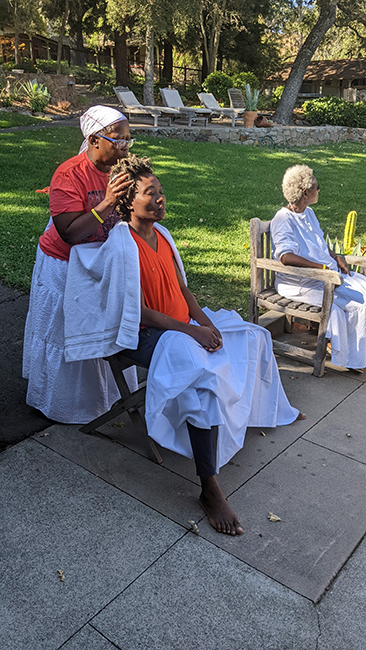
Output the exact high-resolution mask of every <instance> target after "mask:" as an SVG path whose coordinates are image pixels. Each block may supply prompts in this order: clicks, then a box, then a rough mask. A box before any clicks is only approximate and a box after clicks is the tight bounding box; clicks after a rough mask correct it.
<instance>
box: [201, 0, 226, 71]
mask: <svg viewBox="0 0 366 650" xmlns="http://www.w3.org/2000/svg"><path fill="white" fill-rule="evenodd" d="M225 9H226V1H224V2H222V3H221V6H220V7H218V6H215V7H214V8H212V11H203V10H202V11H201V13H200V26H201V33H202V37H203V47H204V50H205V55H206V61H207V74H211V72H215V69H216V59H217V53H218V50H219V44H220V36H221V30H222V25H223V22H224V18H225Z"/></svg>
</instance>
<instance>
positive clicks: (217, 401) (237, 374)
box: [145, 308, 299, 471]
mask: <svg viewBox="0 0 366 650" xmlns="http://www.w3.org/2000/svg"><path fill="white" fill-rule="evenodd" d="M204 311H205V313H206V314H207V315H208V317H209V318H210V319H211V320H212V322H213V323H214V324H215V325H216V327H217V328H218V329H219V330H220V332H221V333H222V335H223V348H222V349H221V350H219V351H218V352H213V353H211V352H207V351H206V350H205V349H204V348H203V347H202V346H200V345H199V344H198V343H197V342H196V341H195V340H194V339H193V338H192V337H190V336H189V335H187V334H183V333H182V332H174V331H167V332H164V334H163V335H162V336H161V337H160V339H159V341H158V343H157V345H156V348H155V350H154V353H153V356H152V360H151V365H150V369H149V373H148V380H147V392H146V406H145V418H146V423H147V428H148V432H149V435H150V436H151V437H152V438H154V440H156V442H158V443H159V444H160V445H162V446H163V447H166V448H168V449H171V450H172V451H176V452H178V453H179V454H182V455H183V456H187V457H189V458H192V456H193V454H192V448H191V443H190V439H189V434H188V430H187V424H186V421H187V420H188V421H189V422H191V423H192V424H194V425H195V426H197V427H200V428H210V427H212V426H216V425H217V426H218V441H217V458H216V469H217V471H218V469H219V468H220V467H222V466H223V465H225V464H226V463H227V462H228V461H229V460H230V459H231V458H232V457H233V456H234V454H236V453H237V451H239V449H241V448H242V447H243V444H244V438H245V433H246V429H247V427H248V426H253V427H276V426H279V425H285V424H289V423H291V422H293V421H294V420H295V419H296V417H297V415H298V413H299V411H298V410H297V409H295V408H292V407H291V406H290V404H289V402H288V399H287V397H286V394H285V392H284V390H283V387H282V384H281V380H280V377H279V372H278V368H277V364H276V360H275V358H274V355H273V352H272V341H271V335H270V333H269V332H268V331H267V330H265V329H263V328H262V327H259V326H258V325H253V324H251V323H247V322H245V321H243V320H242V318H241V317H240V316H239V314H237V313H236V312H233V311H231V312H229V311H226V310H224V309H221V310H220V311H218V312H216V313H215V312H212V311H210V310H209V309H207V308H205V310H204Z"/></svg>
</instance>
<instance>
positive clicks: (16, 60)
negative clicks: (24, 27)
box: [14, 30, 20, 66]
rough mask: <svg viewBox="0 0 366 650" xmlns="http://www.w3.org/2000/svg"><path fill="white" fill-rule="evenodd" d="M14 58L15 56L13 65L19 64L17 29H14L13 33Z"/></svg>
mask: <svg viewBox="0 0 366 650" xmlns="http://www.w3.org/2000/svg"><path fill="white" fill-rule="evenodd" d="M14 58H15V65H16V66H17V65H19V63H20V60H19V59H20V57H19V31H17V30H16V31H15V35H14Z"/></svg>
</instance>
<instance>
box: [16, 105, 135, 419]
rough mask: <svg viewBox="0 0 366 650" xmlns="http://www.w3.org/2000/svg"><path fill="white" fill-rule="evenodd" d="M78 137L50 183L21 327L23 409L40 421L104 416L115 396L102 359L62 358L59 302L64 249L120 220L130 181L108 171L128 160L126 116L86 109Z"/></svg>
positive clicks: (103, 233) (101, 235)
mask: <svg viewBox="0 0 366 650" xmlns="http://www.w3.org/2000/svg"><path fill="white" fill-rule="evenodd" d="M80 128H81V131H82V134H83V136H84V138H85V140H84V142H83V144H82V146H81V148H80V151H79V154H78V155H77V156H74V157H73V158H70V159H69V160H67V161H66V162H64V163H63V164H62V165H60V166H59V167H58V168H57V169H56V171H55V173H54V175H53V177H52V180H51V186H50V211H51V217H52V222H51V224H50V225H49V226H48V227H47V228H46V230H45V232H44V233H43V235H42V236H41V237H40V239H39V247H38V249H37V258H36V263H35V267H34V271H33V277H32V286H31V294H30V302H29V312H28V316H27V321H26V327H25V337H24V353H23V376H24V377H25V378H27V379H28V380H29V381H28V391H27V404H29V405H30V406H32V407H34V408H36V409H39V410H40V411H42V413H44V415H46V417H48V418H50V419H52V420H56V421H58V422H65V423H80V424H82V423H85V422H89V421H90V420H92V419H93V418H95V417H97V416H98V415H100V414H101V413H104V412H105V411H107V410H109V408H110V407H111V405H112V404H113V403H114V402H115V401H116V400H117V399H118V398H119V392H118V389H117V386H116V384H115V382H114V379H113V376H112V374H111V372H110V369H109V366H108V364H107V363H106V362H105V361H103V360H102V359H95V360H88V361H78V362H69V363H66V362H65V360H64V311H63V300H64V290H65V284H66V275H67V268H68V259H69V255H70V249H71V247H72V246H73V245H74V244H82V243H88V242H92V241H98V242H100V241H105V240H106V239H107V237H108V233H109V231H110V230H111V228H113V226H114V225H115V224H116V222H117V221H119V219H120V217H119V215H118V214H117V213H116V212H115V210H114V208H115V206H116V204H117V202H118V201H119V200H120V198H121V196H123V195H124V194H125V192H126V191H127V189H128V187H129V185H130V183H131V181H128V180H127V175H126V174H124V173H120V174H118V175H117V176H116V177H115V178H114V179H113V182H111V181H109V176H108V173H109V170H110V167H111V166H112V165H114V164H115V163H116V162H117V161H118V160H120V159H121V158H125V157H126V156H127V154H128V150H129V147H130V146H131V144H132V143H133V141H131V140H130V132H129V125H128V121H127V119H126V118H125V116H124V115H123V114H122V113H120V111H117V110H116V109H114V108H110V107H108V106H92V107H91V108H89V109H88V110H87V111H86V112H85V113H84V115H82V116H81V118H80Z"/></svg>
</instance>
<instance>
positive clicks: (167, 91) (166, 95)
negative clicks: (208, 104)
mask: <svg viewBox="0 0 366 650" xmlns="http://www.w3.org/2000/svg"><path fill="white" fill-rule="evenodd" d="M160 94H161V97H162V100H163V104H164V106H167V107H169V108H175V109H177V110H178V111H179V113H180V115H182V116H183V117H186V118H187V119H188V126H191V125H192V120H195V121H196V120H199V119H203V120H204V122H205V126H207V121H208V119H209V118H210V117H211V111H210V110H208V109H207V108H193V107H191V106H184V104H183V102H182V98H181V96H180V94H179V92H178V91H177V90H175V89H173V88H160Z"/></svg>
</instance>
